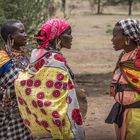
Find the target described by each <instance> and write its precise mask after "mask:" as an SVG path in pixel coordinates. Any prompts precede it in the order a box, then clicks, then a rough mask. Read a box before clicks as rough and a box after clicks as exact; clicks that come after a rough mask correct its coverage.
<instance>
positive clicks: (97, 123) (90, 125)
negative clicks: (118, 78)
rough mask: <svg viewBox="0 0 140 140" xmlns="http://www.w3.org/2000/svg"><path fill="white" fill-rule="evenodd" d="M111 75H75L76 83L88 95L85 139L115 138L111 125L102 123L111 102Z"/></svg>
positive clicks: (102, 139) (110, 139)
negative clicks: (109, 93)
mask: <svg viewBox="0 0 140 140" xmlns="http://www.w3.org/2000/svg"><path fill="white" fill-rule="evenodd" d="M111 76H112V73H105V74H80V75H76V81H77V83H78V85H79V86H80V88H83V89H85V91H86V93H87V96H88V98H87V100H88V111H87V115H86V119H85V123H84V128H85V131H86V140H115V133H114V129H113V125H108V124H105V123H104V121H105V118H106V117H107V114H108V112H109V110H110V108H111V106H112V103H113V100H112V99H111V98H110V97H109V95H108V90H109V89H108V87H109V83H110V79H111Z"/></svg>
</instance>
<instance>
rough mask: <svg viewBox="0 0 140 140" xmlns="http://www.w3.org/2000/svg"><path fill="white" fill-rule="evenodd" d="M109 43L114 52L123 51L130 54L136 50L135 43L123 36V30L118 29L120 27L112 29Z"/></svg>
mask: <svg viewBox="0 0 140 140" xmlns="http://www.w3.org/2000/svg"><path fill="white" fill-rule="evenodd" d="M111 41H112V43H113V48H114V49H115V50H116V51H118V50H124V51H125V52H130V51H133V50H134V49H136V48H137V45H136V43H135V42H134V41H132V40H130V38H129V37H128V36H125V35H124V34H123V30H122V29H121V28H120V26H115V27H114V29H113V38H112V40H111ZM126 42H127V43H126Z"/></svg>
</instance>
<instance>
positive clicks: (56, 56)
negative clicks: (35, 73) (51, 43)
mask: <svg viewBox="0 0 140 140" xmlns="http://www.w3.org/2000/svg"><path fill="white" fill-rule="evenodd" d="M54 59H55V60H57V61H60V62H64V63H65V62H66V59H65V57H64V56H63V55H62V54H55V55H54Z"/></svg>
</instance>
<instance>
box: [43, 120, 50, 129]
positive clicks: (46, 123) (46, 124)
mask: <svg viewBox="0 0 140 140" xmlns="http://www.w3.org/2000/svg"><path fill="white" fill-rule="evenodd" d="M41 124H42V125H43V126H44V127H45V128H48V127H49V124H48V122H47V121H45V120H42V121H41Z"/></svg>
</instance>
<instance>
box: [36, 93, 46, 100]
mask: <svg viewBox="0 0 140 140" xmlns="http://www.w3.org/2000/svg"><path fill="white" fill-rule="evenodd" d="M44 97H45V94H44V92H39V93H38V94H37V98H38V99H43V98H44Z"/></svg>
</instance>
